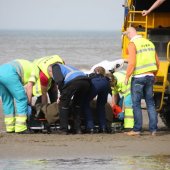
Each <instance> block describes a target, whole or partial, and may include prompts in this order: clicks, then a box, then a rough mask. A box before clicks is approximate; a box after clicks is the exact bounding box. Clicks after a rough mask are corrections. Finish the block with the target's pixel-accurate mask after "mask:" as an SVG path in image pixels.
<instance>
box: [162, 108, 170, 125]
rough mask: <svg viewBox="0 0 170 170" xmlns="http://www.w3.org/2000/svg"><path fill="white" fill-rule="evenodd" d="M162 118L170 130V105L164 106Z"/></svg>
mask: <svg viewBox="0 0 170 170" xmlns="http://www.w3.org/2000/svg"><path fill="white" fill-rule="evenodd" d="M160 117H161V119H162V121H163V122H164V124H165V125H166V126H167V127H168V128H170V105H164V107H163V108H162V110H161V112H160Z"/></svg>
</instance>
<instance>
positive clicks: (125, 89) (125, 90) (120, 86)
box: [112, 71, 131, 96]
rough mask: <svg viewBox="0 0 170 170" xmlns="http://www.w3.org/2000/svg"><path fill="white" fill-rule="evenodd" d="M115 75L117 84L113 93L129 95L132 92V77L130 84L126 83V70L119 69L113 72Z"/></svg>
mask: <svg viewBox="0 0 170 170" xmlns="http://www.w3.org/2000/svg"><path fill="white" fill-rule="evenodd" d="M113 75H114V76H115V77H116V79H117V84H116V86H115V87H112V94H117V93H121V95H123V96H127V95H128V94H130V85H131V79H130V80H129V82H128V85H125V83H124V81H125V77H126V72H125V71H119V72H115V73H113Z"/></svg>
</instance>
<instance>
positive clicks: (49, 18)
mask: <svg viewBox="0 0 170 170" xmlns="http://www.w3.org/2000/svg"><path fill="white" fill-rule="evenodd" d="M123 2H124V0H0V30H92V31H95V30H97V31H113V30H120V29H121V27H122V24H123V13H124V9H123V7H122V4H123Z"/></svg>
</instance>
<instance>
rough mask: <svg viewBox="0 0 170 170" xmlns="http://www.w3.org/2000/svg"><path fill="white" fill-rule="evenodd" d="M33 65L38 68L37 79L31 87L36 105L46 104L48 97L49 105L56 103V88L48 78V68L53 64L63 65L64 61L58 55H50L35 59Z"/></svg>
mask: <svg viewBox="0 0 170 170" xmlns="http://www.w3.org/2000/svg"><path fill="white" fill-rule="evenodd" d="M33 63H34V64H35V65H36V66H37V67H38V68H39V79H38V80H37V83H36V84H35V85H34V87H33V95H34V96H37V100H36V104H37V103H42V104H44V105H45V104H47V103H48V97H49V100H50V102H51V103H53V102H56V101H57V95H58V93H57V87H56V85H55V82H54V80H52V78H51V77H50V76H49V73H48V67H49V66H50V65H52V64H55V63H60V64H64V60H63V59H62V58H61V57H60V56H58V55H51V56H45V57H42V58H38V59H35V60H34V61H33ZM47 93H48V96H47Z"/></svg>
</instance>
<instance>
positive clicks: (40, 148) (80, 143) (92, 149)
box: [0, 111, 170, 163]
mask: <svg viewBox="0 0 170 170" xmlns="http://www.w3.org/2000/svg"><path fill="white" fill-rule="evenodd" d="M144 112H145V111H144ZM143 116H144V131H143V133H142V135H141V136H135V137H130V136H127V135H125V134H124V133H114V134H92V135H91V134H83V135H58V134H25V135H23V134H22V135H21V134H7V133H5V132H4V131H5V130H4V123H3V116H2V111H1V113H0V160H32V159H39V160H40V159H48V160H49V159H54V158H55V159H61V158H62V159H74V158H111V157H115V156H151V155H163V156H165V155H167V156H170V146H169V145H170V131H169V130H168V129H167V128H166V127H165V126H164V124H163V123H162V121H161V120H160V119H159V124H158V127H159V131H158V133H157V136H151V135H150V133H149V132H148V127H147V126H148V118H147V113H146V112H145V113H143ZM169 163H170V162H169Z"/></svg>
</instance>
